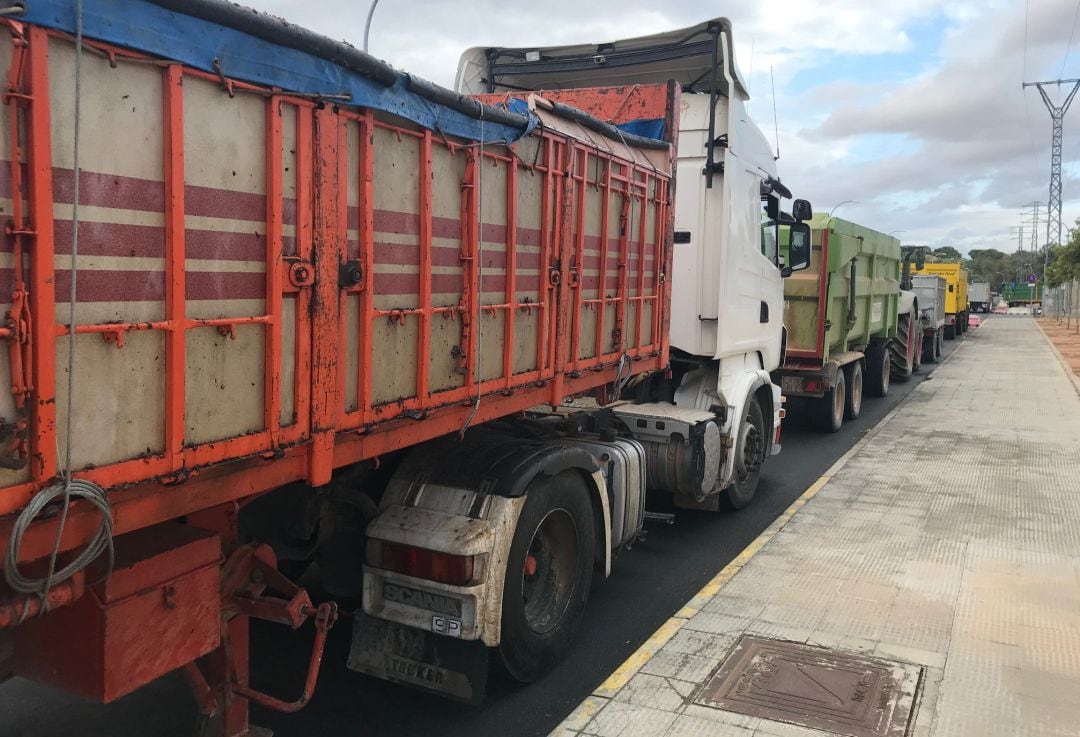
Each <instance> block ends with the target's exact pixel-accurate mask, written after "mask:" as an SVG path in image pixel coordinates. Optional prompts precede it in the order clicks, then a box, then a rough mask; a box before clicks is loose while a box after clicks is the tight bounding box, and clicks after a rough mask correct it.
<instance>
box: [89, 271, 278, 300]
mask: <svg viewBox="0 0 1080 737" xmlns="http://www.w3.org/2000/svg"><path fill="white" fill-rule="evenodd" d="M79 279H80V284H81V283H82V274H81V273H80V274H79ZM186 286H187V288H186V289H185V290H184V291H185V294H186V295H187V298H188V299H191V300H210V299H213V300H218V299H264V298H265V297H266V275H265V274H260V273H249V272H233V271H189V272H187V282H186Z"/></svg>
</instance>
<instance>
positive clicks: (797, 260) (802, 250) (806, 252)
mask: <svg viewBox="0 0 1080 737" xmlns="http://www.w3.org/2000/svg"><path fill="white" fill-rule="evenodd" d="M799 202H805V200H796V203H795V204H796V205H798V203H799ZM806 206H807V208H809V207H810V203H807V204H806ZM809 267H810V226H809V225H807V224H806V223H792V224H791V225H789V226H788V257H787V265H786V266H785V267H784V268H785V269H791V271H793V272H794V271H802V270H803V269H806V268H809Z"/></svg>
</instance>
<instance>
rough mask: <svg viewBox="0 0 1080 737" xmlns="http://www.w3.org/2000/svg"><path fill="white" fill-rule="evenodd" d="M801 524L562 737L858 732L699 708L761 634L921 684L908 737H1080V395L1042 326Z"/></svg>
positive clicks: (972, 356)
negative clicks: (889, 669)
mask: <svg viewBox="0 0 1080 737" xmlns="http://www.w3.org/2000/svg"><path fill="white" fill-rule="evenodd" d="M778 460H779V462H783V456H780V457H779V459H778ZM774 462H775V461H774ZM792 507H793V508H792V509H791V510H789V512H787V513H785V515H783V516H782V517H781V518H780V519H778V520H777V522H776V523H774V525H773V526H772V527H770V529H769V530H767V531H766V533H764V534H763V535H762V537H761V538H759V540H758V541H755V543H753V544H751V546H750V547H749V548H748V549H747V551H744V553H743V554H742V555H740V556H739V557H738V558H737V559H736V560H735V561H733V563H732V564H731V565H729V566H728V568H725V570H724V571H722V572H721V573H720V574H719V575H718V576H717V578H716V579H714V582H713V583H711V584H709V585H708V586H706V587H705V589H703V590H702V592H701V593H700V594H699V595H698V596H696V597H694V599H693V600H691V601H690V602H688V604H687V605H686V606H685V607H684V608H683V609H682V610H681V611H680V612H678V613H677V614H676V616H674V617H673V618H672V619H671V620H669V621H668V622H667V623H665V625H664V626H663V627H661V629H660V630H659V631H658V633H657V634H656V635H654V637H653V638H652V640H651V641H650V642H649V643H646V644H645V645H644V646H643V647H642V649H641V650H639V652H638V653H635V655H634V656H632V657H631V659H630V660H629V661H627V663H625V664H624V665H623V666H622V667H620V669H619V670H617V671H616V672H615V673H614V674H612V677H610V678H609V679H608V680H607V681H606V682H605V683H604V684H603V685H601V686H600V687H599V688H598V689H597V690H596V692H594V694H593V695H592V696H590V697H589V698H587V699H586V700H585V701H584V702H583V703H582V705H581V706H579V707H578V709H577V710H575V712H574V713H573V714H571V716H570V717H568V718H567V719H566V721H564V722H563V724H562V725H560V727H559V728H557V729H556V730H555V732H553V735H560V736H563V737H578V736H580V737H637V736H638V735H641V736H643V737H644V736H647V737H696V736H698V735H700V736H702V737H704V736H706V735H708V736H709V737H728V736H730V737H825V736H826V735H832V734H851V733H852V732H851V729H853V728H851V727H844V726H840V724H839V722H837V724H834V725H831V726H830V727H829V730H826V731H822V730H821V729H811V728H809V727H807V726H805V721H804V722H803V724H802V725H800V724H799V723H798V722H800V717H799V716H797V715H796V712H797V711H798V709H797V708H796V707H794V706H791V704H792V703H796V702H795V701H791V700H790V698H789V697H791V694H790V693H788V692H786V691H785V693H788V696H784V697H782V698H781V701H782V700H783V699H784V698H788V699H789V700H788V701H787V702H785V703H787V704H788V706H787V707H786V708H787V709H788V711H787V712H786V713H785V715H784V716H783V717H782V718H783V719H784V721H777V720H775V719H770V718H764V717H760V716H748V715H745V714H739V713H735V712H734V711H730V710H727V709H721V708H715V707H713V706H708V705H706V704H705V703H703V702H704V701H706V699H704V698H703V695H702V692H703V690H704V688H705V686H706V685H707V684H708V683H709V681H710V679H711V678H712V677H713V675H714V674H715V673H716V672H717V671H718V669H719V668H720V667H721V665H722V664H723V663H724V661H725V659H726V658H727V657H728V655H729V653H731V652H732V649H733V648H734V647H735V646H736V643H737V642H738V641H739V638H741V637H743V636H744V635H747V634H749V635H754V636H760V637H767V638H773V639H777V640H784V641H791V642H796V643H803V644H806V645H810V646H814V647H818V648H824V649H826V650H827V651H828V652H829V653H830V654H843V653H848V654H851V655H855V656H859V657H861V658H863V659H865V660H869V661H883V662H886V663H889V662H891V663H897V664H902V665H913V666H918V667H921V677H920V679H919V686H918V691H917V694H916V698H915V703H914V706H913V709H912V713H911V718H910V720H909V721H908V725H907V730H906V734H908V735H912V736H914V737H931V736H932V737H969V736H973V735H978V736H979V737H1019V736H1026V735H1032V736H1035V735H1048V736H1054V737H1057V736H1064V735H1072V736H1075V735H1078V734H1080V396H1078V394H1077V391H1076V389H1075V388H1074V386H1073V384H1072V381H1071V377H1069V376H1068V374H1067V373H1066V369H1065V368H1064V367H1063V366H1062V364H1061V363H1060V362H1059V360H1058V359H1057V356H1056V355H1055V352H1054V351H1053V350H1052V348H1051V347H1050V345H1049V343H1048V342H1047V339H1046V338H1045V336H1044V335H1043V333H1042V331H1040V330H1039V329H1038V327H1037V326H1036V325H1035V323H1034V321H1033V320H1032V319H1030V318H1011V319H1010V318H998V317H995V318H992V319H989V320H987V321H985V322H984V323H983V325H982V326H981V327H979V328H978V329H977V330H973V331H972V332H971V333H969V334H968V335H967V336H966V338H965V339H964V343H963V345H961V346H958V348H957V350H956V351H955V352H954V353H953V355H952V356H951V357H950V359H949V360H948V361H947V362H945V363H944V364H943V365H941V366H939V367H938V368H937V370H936V371H935V372H934V375H933V376H932V377H931V378H930V379H929V380H927V381H924V382H923V383H922V384H920V386H918V387H917V388H916V389H915V390H914V391H913V392H912V393H911V395H909V397H908V398H907V399H906V400H905V401H904V402H903V403H902V404H901V405H900V406H899V407H898V408H897V409H896V410H894V412H893V413H892V414H890V415H889V416H888V417H886V419H885V420H883V421H882V423H881V424H879V425H878V427H877V428H875V429H874V430H873V431H872V432H871V433H870V434H869V435H868V437H867V438H866V439H865V440H864V442H863V443H862V444H861V446H857V447H856V449H854V452H853V453H851V454H849V456H847V457H846V460H845V461H844V462H842V464H840V467H838V468H837V467H834V469H831V470H830V472H829V473H827V474H826V477H824V480H823V482H821V483H820V484H818V485H815V487H812V488H811V489H810V490H808V493H807V494H804V497H803V498H802V499H800V500H799V501H798V502H796V503H795V504H794V505H792ZM794 667H795V669H796V671H795V672H797V673H804V672H805V674H806V675H807V678H808V679H809V680H808V681H807V683H810V681H813V683H814V684H818V681H817V680H815V679H814V678H813V676H814V674H815V673H817V671H813V670H811V669H809V666H807V667H805V668H804V666H803V665H799V664H796V665H795V666H794ZM779 670H780V665H777V663H774V662H773V661H771V660H769V661H768V662H767V663H766V664H765V665H764V666H761V667H758V670H757V671H747V673H755V674H756V675H754V678H756V679H759V680H756V681H754V683H753V685H754V687H760V688H764V691H769V689H768V688H767V686H768V684H770V683H773V681H772V680H770V679H772V678H774V673H776V672H779ZM747 678H749V676H748V677H747ZM760 679H764V680H760ZM746 683H747V684H749V683H750V680H747V681H746ZM762 684H764V686H763V685H762ZM818 685H819V686H820V685H821V684H818ZM810 687H811V688H813V687H814V686H810ZM748 688H749V686H748ZM778 688H779V687H778ZM822 688H824V686H822ZM781 690H782V689H781ZM826 690H827V689H826ZM829 693H831V692H829ZM842 696H843V694H841V695H840V696H836V698H837V699H839V700H842V699H841V697H842ZM791 698H794V697H791ZM800 698H801V697H800ZM824 698H826V700H828V698H829V697H824ZM861 699H862V696H861V695H860V696H856V697H855V700H856V701H861ZM798 703H802V702H798ZM837 704H839V701H837ZM800 708H801V707H800ZM873 708H876V707H874V706H873V705H871V706H870V707H867V709H869V710H870V711H871V712H872V709H873ZM868 713H869V712H868ZM870 715H871V716H872V714H870ZM802 719H805V717H803V718H802ZM837 719H839V717H837Z"/></svg>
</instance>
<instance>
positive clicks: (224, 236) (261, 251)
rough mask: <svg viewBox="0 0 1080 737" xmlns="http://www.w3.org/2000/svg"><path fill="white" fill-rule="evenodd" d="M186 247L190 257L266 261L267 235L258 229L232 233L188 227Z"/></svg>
mask: <svg viewBox="0 0 1080 737" xmlns="http://www.w3.org/2000/svg"><path fill="white" fill-rule="evenodd" d="M184 247H185V249H186V252H187V257H188V258H200V259H213V260H218V261H263V262H265V261H266V235H265V233H260V232H258V231H256V230H252V231H251V232H250V233H230V232H227V231H220V230H194V229H192V228H188V229H187V230H186V231H185V234H184Z"/></svg>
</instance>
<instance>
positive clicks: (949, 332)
mask: <svg viewBox="0 0 1080 737" xmlns="http://www.w3.org/2000/svg"><path fill="white" fill-rule="evenodd" d="M944 330H945V340H956V326H955V325H946V326H945V328H944Z"/></svg>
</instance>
